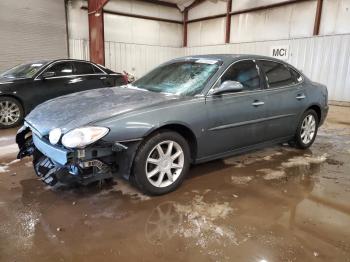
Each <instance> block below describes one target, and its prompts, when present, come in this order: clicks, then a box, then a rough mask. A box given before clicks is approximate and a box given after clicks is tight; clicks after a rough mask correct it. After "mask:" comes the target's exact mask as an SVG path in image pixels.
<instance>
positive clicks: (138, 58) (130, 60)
mask: <svg viewBox="0 0 350 262" xmlns="http://www.w3.org/2000/svg"><path fill="white" fill-rule="evenodd" d="M183 53H184V49H182V48H177V47H162V46H151V45H138V44H126V43H115V42H105V57H106V66H107V67H109V68H111V69H112V70H115V71H117V72H122V71H123V70H125V71H127V72H129V73H132V74H133V75H135V76H136V77H140V76H142V75H143V74H145V73H146V72H148V71H149V70H151V69H152V68H154V67H156V66H158V65H159V64H160V63H163V62H166V61H168V60H170V59H173V58H176V57H180V56H183Z"/></svg>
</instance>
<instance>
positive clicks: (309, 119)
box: [300, 114, 316, 145]
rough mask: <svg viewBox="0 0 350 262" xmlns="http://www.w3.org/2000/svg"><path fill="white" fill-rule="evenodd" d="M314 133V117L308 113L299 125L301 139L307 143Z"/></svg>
mask: <svg viewBox="0 0 350 262" xmlns="http://www.w3.org/2000/svg"><path fill="white" fill-rule="evenodd" d="M315 133H316V119H315V117H314V116H313V115H312V114H310V115H307V116H306V117H305V118H304V120H303V123H302V125H301V131H300V137H301V141H302V142H303V143H304V144H305V145H307V144H308V143H310V142H311V141H312V139H313V138H314V136H315Z"/></svg>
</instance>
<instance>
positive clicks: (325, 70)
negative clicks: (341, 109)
mask: <svg viewBox="0 0 350 262" xmlns="http://www.w3.org/2000/svg"><path fill="white" fill-rule="evenodd" d="M286 44H287V45H289V49H290V54H289V59H288V60H287V62H289V63H291V64H292V65H294V66H295V67H297V68H299V69H300V70H302V71H303V72H304V73H305V75H307V76H308V77H309V78H311V79H312V80H313V81H317V82H320V83H323V84H325V85H327V87H328V90H329V98H330V99H331V100H336V101H350V48H349V46H350V34H344V35H333V36H319V37H308V38H298V39H288V40H275V41H260V42H246V43H236V44H227V45H212V46H201V47H188V48H186V49H185V55H194V54H218V53H231V54H233V53H237V54H244V53H246V54H259V55H269V53H270V47H271V46H276V45H286Z"/></svg>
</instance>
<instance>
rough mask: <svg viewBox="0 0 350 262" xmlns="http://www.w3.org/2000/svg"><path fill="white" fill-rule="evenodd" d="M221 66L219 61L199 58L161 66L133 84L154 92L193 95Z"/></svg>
mask: <svg viewBox="0 0 350 262" xmlns="http://www.w3.org/2000/svg"><path fill="white" fill-rule="evenodd" d="M218 68H219V61H217V60H204V59H197V60H191V61H179V62H174V63H171V64H166V65H164V66H160V67H158V68H156V69H154V70H153V71H151V72H150V73H148V74H147V75H145V76H143V77H141V78H140V79H139V80H137V81H135V82H134V83H132V86H134V87H137V88H141V89H146V90H149V91H153V92H160V93H170V94H176V95H186V96H193V95H196V94H198V93H200V92H201V91H202V90H203V88H204V86H205V84H206V83H207V82H208V81H209V79H210V78H211V77H212V76H213V75H214V73H215V72H216V71H217V70H218Z"/></svg>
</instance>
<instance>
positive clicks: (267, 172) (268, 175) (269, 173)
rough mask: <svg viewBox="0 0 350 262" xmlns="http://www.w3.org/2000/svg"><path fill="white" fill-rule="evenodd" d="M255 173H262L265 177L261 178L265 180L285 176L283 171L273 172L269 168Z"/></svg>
mask: <svg viewBox="0 0 350 262" xmlns="http://www.w3.org/2000/svg"><path fill="white" fill-rule="evenodd" d="M257 172H262V173H264V174H265V175H264V176H263V178H264V179H265V180H274V179H281V178H284V177H286V176H287V174H286V172H285V171H284V170H273V169H269V168H263V169H259V170H257Z"/></svg>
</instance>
